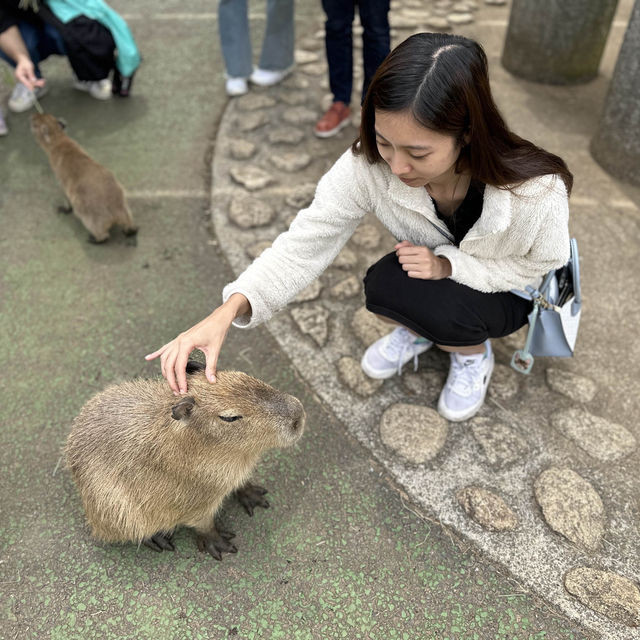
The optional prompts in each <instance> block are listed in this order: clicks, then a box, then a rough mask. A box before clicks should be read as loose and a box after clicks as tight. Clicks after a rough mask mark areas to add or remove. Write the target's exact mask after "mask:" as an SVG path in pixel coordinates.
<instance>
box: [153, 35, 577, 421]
mask: <svg viewBox="0 0 640 640" xmlns="http://www.w3.org/2000/svg"><path fill="white" fill-rule="evenodd" d="M571 185H572V175H571V173H570V172H569V170H568V169H567V166H566V165H565V163H564V162H563V161H562V160H561V159H560V158H559V157H557V156H555V155H553V154H550V153H548V152H546V151H544V150H542V149H540V148H538V147H536V146H535V145H533V144H532V143H530V142H528V141H526V140H523V139H522V138H520V137H518V136H516V135H515V134H513V133H511V132H510V131H509V130H508V129H507V127H506V125H505V123H504V121H503V119H502V117H501V116H500V114H499V112H498V110H497V108H496V105H495V104H494V102H493V98H492V96H491V91H490V88H489V81H488V72H487V60H486V56H485V54H484V51H483V50H482V48H481V47H480V46H479V45H478V44H477V43H475V42H473V41H471V40H468V39H466V38H463V37H460V36H453V35H446V34H431V33H423V34H417V35H414V36H412V37H410V38H409V39H408V40H406V41H405V42H403V43H402V44H400V45H399V46H398V47H397V48H396V49H394V51H392V52H391V53H390V54H389V56H388V57H387V58H386V59H385V61H384V62H383V63H382V65H381V66H380V68H379V69H378V71H377V73H376V75H375V76H374V78H373V81H372V83H371V86H370V88H369V91H368V93H367V96H366V98H365V101H364V104H363V109H362V124H361V128H360V137H359V138H358V140H356V142H355V143H354V144H353V146H352V147H351V149H350V150H349V151H347V152H346V153H345V154H343V156H342V157H341V158H340V159H339V160H338V161H337V162H336V163H335V165H334V166H333V167H332V168H331V169H330V170H329V172H328V173H327V174H326V175H325V176H324V177H323V178H322V179H321V180H320V182H319V184H318V188H317V190H316V195H315V198H314V200H313V202H312V203H311V205H310V206H309V207H308V208H307V209H303V210H302V211H300V212H299V213H298V215H297V216H296V219H295V220H294V222H293V223H292V225H291V227H290V229H289V230H288V231H287V232H285V233H283V234H282V235H280V236H279V237H278V238H277V239H276V240H275V242H274V243H273V246H272V247H271V248H270V249H267V250H266V251H265V252H264V253H263V254H262V255H261V256H260V257H258V258H257V259H256V260H255V261H254V262H253V264H252V265H250V266H249V268H247V270H246V271H245V272H244V273H243V274H242V275H240V277H239V278H238V279H237V280H236V281H235V282H233V283H231V284H229V285H227V286H226V287H225V289H224V291H223V300H224V303H223V304H222V306H220V307H218V308H217V309H216V310H215V311H214V312H213V313H212V314H211V315H210V316H208V317H207V318H205V319H204V320H202V321H201V322H200V323H198V324H197V325H195V326H194V327H192V328H191V329H189V330H188V331H186V332H185V333H183V334H181V335H179V336H178V337H177V338H176V339H174V340H172V341H171V342H169V343H168V344H166V345H164V346H163V347H162V348H161V349H159V350H158V351H156V352H154V353H152V354H149V355H148V356H147V359H153V358H156V357H158V356H161V362H162V372H163V375H164V376H165V377H166V378H167V380H168V382H169V384H170V386H171V388H172V389H173V390H174V392H176V393H177V392H181V393H184V392H186V388H187V387H186V376H185V366H186V362H187V358H188V356H189V353H190V352H191V351H192V350H193V349H194V348H198V349H200V350H202V351H203V352H204V353H205V355H206V359H207V366H206V372H207V376H208V378H209V380H211V381H212V382H213V381H214V380H215V368H216V361H217V358H218V353H219V351H220V347H221V345H222V343H223V341H224V338H225V336H226V333H227V331H228V329H229V327H230V326H231V324H235V325H236V326H244V327H249V326H254V325H256V324H258V323H259V322H262V321H264V320H266V319H268V318H269V317H270V316H271V315H272V314H273V313H274V312H275V311H276V310H278V309H279V308H281V307H283V306H284V305H285V304H286V303H287V302H288V301H289V300H291V298H293V297H294V296H295V295H296V294H297V293H298V292H299V291H300V290H302V289H303V288H304V287H306V286H307V285H309V284H310V283H311V282H312V281H313V280H314V279H315V278H316V277H318V275H319V274H320V273H322V271H323V270H324V269H326V268H327V266H328V265H329V264H330V263H331V261H332V260H333V259H334V258H335V256H336V255H337V254H338V252H339V251H340V249H341V248H342V246H343V245H344V244H345V243H346V242H347V240H348V239H349V237H350V236H351V234H352V233H353V231H354V230H355V228H356V226H357V225H358V223H359V222H360V220H361V219H362V217H363V216H364V215H365V214H366V213H368V212H370V211H373V212H374V213H375V214H376V215H377V216H378V218H379V219H380V220H381V222H382V223H383V224H384V225H385V226H386V227H387V228H388V229H389V231H391V233H392V234H393V235H394V236H395V237H396V238H397V239H398V240H399V242H398V243H397V244H396V245H395V247H394V252H393V253H390V254H388V255H387V256H385V257H384V258H382V259H381V260H380V261H379V262H377V263H376V264H374V265H373V266H372V267H371V268H370V269H369V271H368V272H367V276H366V278H365V294H366V304H367V308H368V309H369V310H370V311H372V312H374V313H376V314H378V315H380V316H382V317H384V318H386V319H388V320H391V321H393V322H394V323H396V324H398V326H397V327H396V328H395V329H394V330H393V331H392V332H391V333H390V334H389V335H388V336H386V337H384V338H382V339H380V340H378V341H377V342H375V343H374V344H372V345H371V346H370V347H369V348H368V349H367V350H366V352H365V354H364V356H363V359H362V366H363V369H364V371H365V372H366V373H367V374H368V375H370V376H373V377H376V378H386V377H389V376H391V375H393V374H394V373H395V372H396V371H399V370H400V369H401V367H402V365H403V364H404V363H406V362H408V361H409V360H411V359H416V358H417V356H418V355H419V354H420V353H422V352H424V351H426V350H427V349H428V348H430V347H431V346H432V345H433V344H436V345H437V346H438V347H439V348H441V349H443V350H444V351H448V352H450V358H451V369H450V372H449V377H448V379H447V382H446V384H445V387H444V389H443V390H442V393H441V395H440V400H439V403H438V410H439V411H440V413H441V414H442V415H443V416H445V417H446V418H448V419H449V420H453V421H460V420H466V419H468V418H470V417H471V416H473V415H474V414H475V413H476V412H477V411H478V409H479V408H480V407H481V406H482V404H483V402H484V397H485V394H486V390H487V387H488V384H489V379H490V377H491V372H492V369H493V361H494V359H493V353H492V350H491V343H490V339H491V338H499V337H502V336H505V335H508V334H509V333H511V332H513V331H516V330H517V329H519V328H520V327H521V326H523V325H524V324H525V323H526V322H527V314H528V313H529V311H530V310H531V303H530V302H529V301H527V300H525V299H523V298H520V297H518V296H516V295H515V294H513V293H510V290H511V289H514V288H517V289H523V288H524V287H525V286H526V285H527V284H537V283H538V282H539V281H540V278H541V276H542V275H543V274H544V273H546V272H547V271H549V270H550V269H552V268H557V267H560V266H562V265H563V264H565V263H566V261H567V260H568V258H569V233H568V213H569V212H568V193H569V192H570V189H571Z"/></svg>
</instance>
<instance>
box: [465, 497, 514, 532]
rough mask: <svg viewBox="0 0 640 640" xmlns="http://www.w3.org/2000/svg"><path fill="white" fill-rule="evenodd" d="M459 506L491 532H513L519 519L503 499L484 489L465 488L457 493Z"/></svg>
mask: <svg viewBox="0 0 640 640" xmlns="http://www.w3.org/2000/svg"><path fill="white" fill-rule="evenodd" d="M456 498H457V500H458V504H459V505H460V506H461V507H462V508H463V509H464V512H465V513H466V514H467V515H468V516H469V517H470V518H471V519H472V520H473V521H474V522H477V523H478V524H479V525H480V526H481V527H484V528H485V529H489V530H490V531H512V530H513V529H515V528H516V527H517V526H518V518H517V517H516V515H515V513H513V511H512V510H511V509H510V508H509V506H508V505H507V503H506V502H505V501H504V500H503V498H502V497H501V496H499V495H497V494H496V493H493V492H492V491H488V490H487V489H483V488H482V487H465V488H464V489H460V491H458V492H457V493H456Z"/></svg>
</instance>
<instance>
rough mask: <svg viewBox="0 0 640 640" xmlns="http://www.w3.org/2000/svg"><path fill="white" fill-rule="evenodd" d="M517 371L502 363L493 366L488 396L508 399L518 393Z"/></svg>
mask: <svg viewBox="0 0 640 640" xmlns="http://www.w3.org/2000/svg"><path fill="white" fill-rule="evenodd" d="M518 375H519V374H518V373H517V372H516V371H514V370H513V369H512V368H511V367H507V366H505V365H504V364H497V365H495V366H494V368H493V375H492V376H491V384H490V385H489V396H490V397H491V398H495V399H496V400H508V399H509V398H513V396H515V395H516V393H518V386H519V383H520V381H519V379H518Z"/></svg>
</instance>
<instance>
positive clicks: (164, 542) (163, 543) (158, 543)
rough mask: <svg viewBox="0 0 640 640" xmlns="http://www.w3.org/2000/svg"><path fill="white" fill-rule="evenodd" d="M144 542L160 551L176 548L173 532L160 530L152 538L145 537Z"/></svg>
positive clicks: (150, 547)
mask: <svg viewBox="0 0 640 640" xmlns="http://www.w3.org/2000/svg"><path fill="white" fill-rule="evenodd" d="M142 544H143V545H145V547H149V549H153V550H154V551H158V552H159V553H162V552H163V551H175V550H176V547H175V545H174V544H173V532H170V533H167V532H166V531H158V533H154V534H153V535H152V536H151V537H150V538H145V539H144V540H143V541H142Z"/></svg>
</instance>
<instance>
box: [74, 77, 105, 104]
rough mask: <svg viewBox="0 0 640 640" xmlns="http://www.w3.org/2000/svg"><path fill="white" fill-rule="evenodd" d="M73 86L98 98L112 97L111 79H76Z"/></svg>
mask: <svg viewBox="0 0 640 640" xmlns="http://www.w3.org/2000/svg"><path fill="white" fill-rule="evenodd" d="M73 86H74V87H75V88H76V89H78V90H79V91H86V92H87V93H88V94H89V95H90V96H91V97H93V98H95V99H96V100H109V98H111V80H110V79H109V78H103V79H102V80H74V81H73Z"/></svg>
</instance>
